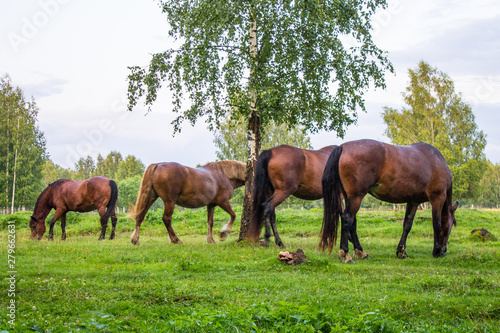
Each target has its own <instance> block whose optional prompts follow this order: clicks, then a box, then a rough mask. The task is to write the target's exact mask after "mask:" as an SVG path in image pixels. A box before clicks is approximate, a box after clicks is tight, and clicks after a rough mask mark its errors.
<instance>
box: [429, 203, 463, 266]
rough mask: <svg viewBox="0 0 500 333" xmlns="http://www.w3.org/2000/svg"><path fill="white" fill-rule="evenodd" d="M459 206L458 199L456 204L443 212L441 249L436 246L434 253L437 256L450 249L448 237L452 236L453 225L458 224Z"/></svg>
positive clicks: (443, 254)
mask: <svg viewBox="0 0 500 333" xmlns="http://www.w3.org/2000/svg"><path fill="white" fill-rule="evenodd" d="M457 208H458V201H457V202H455V204H453V205H451V206H448V209H446V210H445V211H444V212H443V216H442V219H441V232H440V234H439V236H440V239H441V244H440V247H441V248H440V249H439V248H434V251H433V255H434V256H435V257H442V256H445V255H446V251H447V250H448V238H449V237H450V233H451V228H452V227H453V225H455V226H457V220H456V219H455V211H456V210H457Z"/></svg>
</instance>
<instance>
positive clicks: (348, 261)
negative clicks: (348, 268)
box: [344, 259, 354, 264]
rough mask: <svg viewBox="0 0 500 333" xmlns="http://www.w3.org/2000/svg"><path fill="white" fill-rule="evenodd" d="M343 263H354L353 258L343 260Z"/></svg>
mask: <svg viewBox="0 0 500 333" xmlns="http://www.w3.org/2000/svg"><path fill="white" fill-rule="evenodd" d="M344 263H345V264H354V260H353V259H349V260H347V259H346V261H345V262H344Z"/></svg>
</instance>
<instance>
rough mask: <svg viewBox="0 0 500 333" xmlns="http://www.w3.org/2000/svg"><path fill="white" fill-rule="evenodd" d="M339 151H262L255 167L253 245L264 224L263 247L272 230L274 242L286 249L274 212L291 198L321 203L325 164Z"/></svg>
mask: <svg viewBox="0 0 500 333" xmlns="http://www.w3.org/2000/svg"><path fill="white" fill-rule="evenodd" d="M336 147H337V146H327V147H323V148H321V149H319V150H307V149H301V148H296V147H292V146H288V145H281V146H277V147H274V148H271V149H267V150H264V151H262V153H261V154H260V155H259V157H258V158H257V163H256V166H255V176H254V185H253V200H252V201H253V203H252V205H253V206H252V217H251V220H250V225H249V229H248V239H249V240H250V241H253V242H255V241H257V239H258V238H259V235H260V232H261V230H262V223H263V220H265V225H266V230H265V235H264V237H265V239H264V240H263V241H262V243H263V244H264V245H267V243H268V242H269V238H270V237H271V230H270V229H271V228H272V230H273V234H274V241H275V242H276V244H277V245H278V246H280V247H284V244H283V242H282V241H281V238H280V236H279V234H278V230H277V228H276V213H275V208H276V207H277V206H279V205H280V204H281V203H282V202H283V201H285V199H286V198H288V197H289V196H290V195H293V196H295V197H297V198H300V199H305V200H317V199H321V198H322V197H323V190H322V188H321V177H323V171H324V169H325V164H326V161H327V160H328V157H329V156H330V153H331V152H332V151H333V149H335V148H336Z"/></svg>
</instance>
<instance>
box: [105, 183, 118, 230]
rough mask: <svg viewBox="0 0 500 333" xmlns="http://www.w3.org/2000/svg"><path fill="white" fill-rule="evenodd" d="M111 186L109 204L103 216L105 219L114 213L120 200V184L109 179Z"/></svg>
mask: <svg viewBox="0 0 500 333" xmlns="http://www.w3.org/2000/svg"><path fill="white" fill-rule="evenodd" d="M109 187H110V188H111V195H110V197H109V202H108V206H107V207H106V212H105V213H104V215H103V216H102V218H101V220H103V221H107V220H108V219H109V217H110V216H111V214H113V212H114V211H115V208H116V201H117V200H118V186H116V183H115V181H114V180H111V179H110V180H109Z"/></svg>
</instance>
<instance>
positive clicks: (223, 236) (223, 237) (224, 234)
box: [219, 231, 227, 241]
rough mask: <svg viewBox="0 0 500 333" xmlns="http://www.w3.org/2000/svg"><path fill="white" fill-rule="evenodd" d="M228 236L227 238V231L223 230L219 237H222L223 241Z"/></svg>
mask: <svg viewBox="0 0 500 333" xmlns="http://www.w3.org/2000/svg"><path fill="white" fill-rule="evenodd" d="M226 238H227V232H225V231H221V232H219V239H220V240H221V241H225V240H226Z"/></svg>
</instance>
